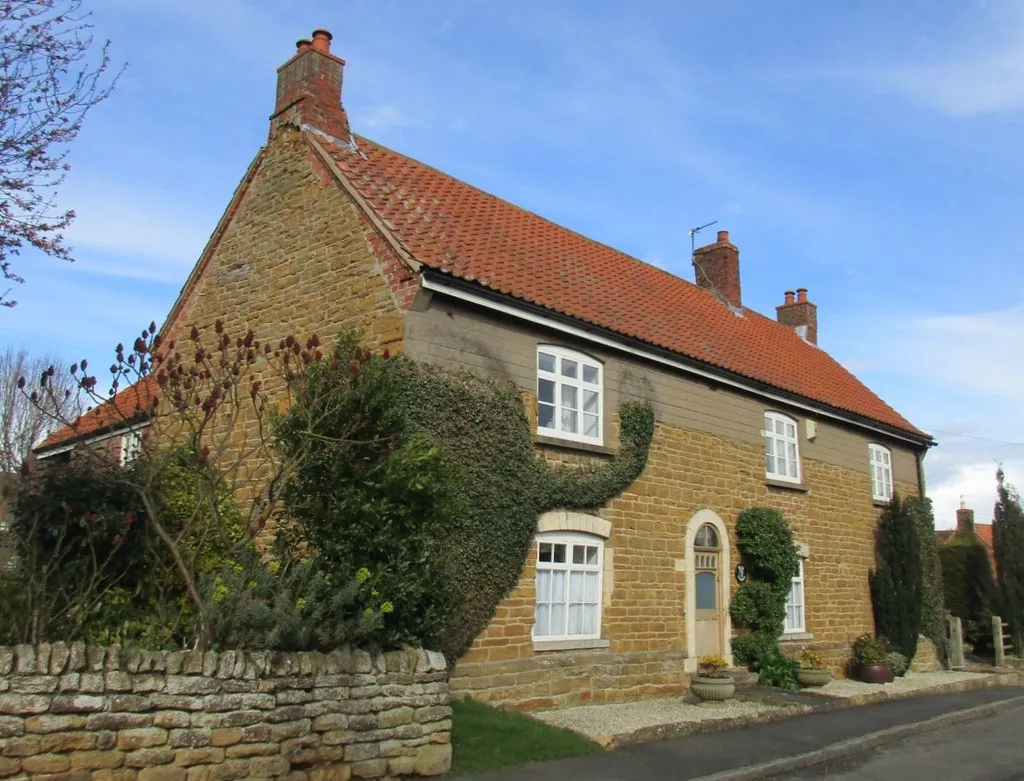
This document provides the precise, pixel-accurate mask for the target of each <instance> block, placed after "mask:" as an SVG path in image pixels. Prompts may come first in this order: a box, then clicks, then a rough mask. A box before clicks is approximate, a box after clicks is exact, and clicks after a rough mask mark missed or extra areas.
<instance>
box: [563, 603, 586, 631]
mask: <svg viewBox="0 0 1024 781" xmlns="http://www.w3.org/2000/svg"><path fill="white" fill-rule="evenodd" d="M566 634H569V635H581V634H583V605H569V628H568V629H567V630H566Z"/></svg>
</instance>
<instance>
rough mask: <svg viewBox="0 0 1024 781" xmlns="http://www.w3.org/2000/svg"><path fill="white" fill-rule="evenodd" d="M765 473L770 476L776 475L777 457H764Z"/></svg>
mask: <svg viewBox="0 0 1024 781" xmlns="http://www.w3.org/2000/svg"><path fill="white" fill-rule="evenodd" d="M764 471H766V472H767V473H768V474H770V475H773V474H775V456H773V455H771V454H770V453H766V454H765V457H764Z"/></svg>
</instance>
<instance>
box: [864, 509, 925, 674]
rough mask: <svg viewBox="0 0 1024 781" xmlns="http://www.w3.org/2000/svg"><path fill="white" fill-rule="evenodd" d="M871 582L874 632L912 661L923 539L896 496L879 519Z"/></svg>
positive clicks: (917, 624) (921, 586) (918, 613)
mask: <svg viewBox="0 0 1024 781" xmlns="http://www.w3.org/2000/svg"><path fill="white" fill-rule="evenodd" d="M868 581H869V583H870V586H871V604H872V606H873V608H874V614H875V631H876V632H877V633H878V635H879V637H881V638H883V639H884V640H886V641H887V642H888V643H889V644H890V645H892V646H893V647H894V648H896V649H897V650H899V652H900V653H902V654H903V655H904V656H905V657H906V658H908V659H913V658H914V654H915V653H916V652H917V638H918V635H919V634H920V631H921V604H922V592H923V589H924V580H923V571H922V566H921V540H920V537H919V533H918V523H917V519H916V518H915V517H914V516H913V515H912V514H911V513H909V512H908V511H907V509H906V508H905V507H904V505H903V502H901V501H900V497H899V496H898V495H897V494H893V497H892V499H891V501H890V502H889V506H888V507H886V508H885V509H884V510H883V511H882V514H881V517H880V518H879V520H878V528H877V529H876V531H875V569H874V570H872V571H871V572H870V573H869V575H868Z"/></svg>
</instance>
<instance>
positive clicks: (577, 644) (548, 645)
mask: <svg viewBox="0 0 1024 781" xmlns="http://www.w3.org/2000/svg"><path fill="white" fill-rule="evenodd" d="M609 645H611V643H609V641H607V640H605V639H603V638H597V639H595V640H534V641H533V650H534V651H583V650H586V649H588V648H607V647H608V646H609Z"/></svg>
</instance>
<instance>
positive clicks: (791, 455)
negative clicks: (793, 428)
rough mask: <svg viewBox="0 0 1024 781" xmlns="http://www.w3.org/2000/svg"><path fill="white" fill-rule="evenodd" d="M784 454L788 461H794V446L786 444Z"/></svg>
mask: <svg viewBox="0 0 1024 781" xmlns="http://www.w3.org/2000/svg"><path fill="white" fill-rule="evenodd" d="M786 454H787V455H788V456H789V460H790V461H796V445H795V444H794V443H792V442H789V443H787V445H786Z"/></svg>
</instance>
